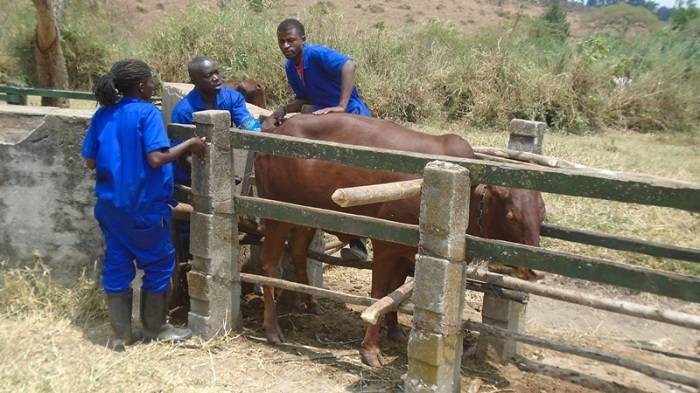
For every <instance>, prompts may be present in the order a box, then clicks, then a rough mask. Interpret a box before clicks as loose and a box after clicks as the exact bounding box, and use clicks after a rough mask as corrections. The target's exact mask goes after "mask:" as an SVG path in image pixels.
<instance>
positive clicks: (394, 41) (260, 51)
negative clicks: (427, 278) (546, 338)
mask: <svg viewBox="0 0 700 393" xmlns="http://www.w3.org/2000/svg"><path fill="white" fill-rule="evenodd" d="M67 4H68V5H67V6H66V9H65V11H64V14H63V25H62V34H63V36H62V38H63V44H64V51H65V52H66V57H67V61H68V63H69V67H68V68H69V72H70V76H71V84H72V86H73V88H75V89H80V90H89V89H91V86H92V80H93V79H94V77H95V76H96V75H99V74H100V73H102V72H104V71H105V70H107V69H108V67H109V66H110V65H111V64H112V63H113V62H114V61H116V60H118V59H119V58H124V57H137V58H142V59H144V60H145V61H147V62H148V63H149V64H150V65H151V66H152V68H153V70H154V71H155V72H156V74H157V75H156V76H157V77H158V80H159V81H176V82H186V81H187V79H188V78H187V76H186V69H185V68H186V67H185V64H186V62H187V61H188V60H189V59H191V58H192V57H194V56H198V55H205V56H209V57H213V58H214V59H216V60H217V61H218V62H219V65H220V67H221V71H222V74H223V75H225V76H228V77H229V78H230V79H240V78H244V77H253V78H256V79H260V80H262V81H264V83H265V84H266V85H267V86H268V92H269V95H270V97H269V101H270V102H271V103H272V105H276V104H280V103H284V102H287V101H288V100H290V99H291V95H292V93H291V90H290V89H289V88H288V86H287V84H286V82H285V79H284V71H283V60H284V58H283V57H282V56H281V54H280V53H279V49H278V48H277V45H276V37H275V29H276V25H277V23H278V22H279V20H281V17H282V16H281V15H282V12H281V7H282V5H281V4H280V3H279V2H274V1H271V2H267V1H253V0H230V1H219V2H218V4H219V8H218V9H215V8H214V9H213V8H212V7H211V6H196V5H195V6H191V7H189V8H187V9H183V10H180V11H176V12H172V13H170V14H169V17H167V18H166V19H165V20H163V21H162V22H161V23H160V24H158V25H157V26H155V28H154V29H153V31H152V32H151V33H150V34H148V35H147V36H146V38H145V39H144V40H143V42H139V43H136V42H133V41H131V42H129V41H127V40H119V39H117V38H116V37H113V36H110V29H107V28H105V27H107V26H108V22H107V20H108V19H107V13H106V12H105V11H104V6H103V5H102V3H100V2H93V1H88V0H72V1H68V2H67ZM159 4H161V3H159ZM4 6H5V9H7V10H8V11H9V12H8V13H7V14H6V16H5V17H2V19H3V20H2V22H3V25H4V26H8V28H6V29H4V31H3V33H0V44H1V45H2V47H3V50H2V53H3V54H4V55H3V56H2V57H0V71H1V72H2V74H0V76H2V78H4V79H17V78H19V79H24V80H25V81H27V82H29V83H30V84H31V83H32V81H33V80H34V76H33V73H34V72H35V70H33V69H32V56H33V52H32V50H31V36H32V21H33V13H32V12H33V9H32V8H31V6H28V5H26V4H15V3H9V4H5V5H4ZM358 6H359V4H358ZM555 7H556V4H553V5H552V6H550V8H549V9H548V8H542V10H543V12H542V15H535V16H526V15H525V13H522V14H518V15H512V14H510V15H509V18H504V19H503V22H502V23H501V24H500V25H497V26H492V27H488V28H483V29H481V30H479V31H478V32H477V33H475V34H471V35H467V34H465V33H464V32H463V30H460V29H459V28H458V27H456V26H455V25H453V24H451V23H449V22H440V21H433V22H432V23H429V24H426V25H422V26H421V27H420V28H419V29H417V30H391V29H389V28H387V24H386V23H384V22H377V23H375V24H374V25H372V26H371V27H369V28H366V29H363V30H362V31H361V34H351V31H352V29H351V28H349V26H351V24H350V23H349V22H347V21H344V20H343V16H341V15H340V14H339V13H337V12H335V11H334V7H333V6H332V4H331V3H330V2H317V3H315V4H314V5H313V6H311V7H310V8H308V9H303V10H302V9H300V10H298V11H299V15H298V17H299V18H300V20H302V21H303V22H304V23H305V25H306V27H307V36H308V41H309V42H312V43H318V44H323V45H327V46H330V47H333V48H336V49H337V50H339V51H341V52H343V53H346V54H348V55H349V56H351V57H352V58H354V59H355V60H356V61H357V63H358V74H357V85H358V88H359V89H360V93H361V95H362V96H363V98H364V99H365V101H366V102H367V103H368V106H369V107H370V110H371V111H372V114H373V115H374V116H377V117H383V118H388V119H392V120H395V121H399V122H411V123H432V124H440V123H444V122H449V123H456V124H463V125H465V126H470V127H479V128H491V129H492V128H496V129H504V128H505V127H506V126H507V124H508V122H510V120H511V119H513V118H523V119H530V120H538V121H544V122H547V124H548V125H549V126H550V127H551V128H552V129H554V130H563V131H566V132H572V133H579V134H581V133H588V132H596V131H599V130H602V129H607V128H619V129H629V130H634V131H638V132H665V131H676V132H695V131H697V130H698V129H699V128H700V127H699V126H700V100H698V99H697V92H698V91H700V41H699V40H698V37H699V35H698V31H700V29H697V28H696V27H697V26H695V25H694V24H693V23H689V24H684V25H683V26H681V28H678V26H676V29H672V28H671V27H672V24H670V23H669V24H664V23H663V22H661V21H659V20H658V18H656V17H655V16H654V15H653V14H652V13H651V12H650V11H648V10H646V9H644V8H641V7H632V6H629V5H627V4H620V5H612V6H607V7H603V8H597V9H594V11H593V12H592V13H591V14H594V13H595V12H598V14H597V15H595V14H594V15H592V17H588V18H586V16H585V15H584V17H583V18H582V21H581V24H582V26H583V27H585V28H586V29H588V30H583V31H588V33H587V34H584V35H582V36H580V37H576V38H574V37H572V36H571V35H570V23H569V22H567V18H566V12H564V11H563V10H561V9H557V8H555ZM621 7H627V8H621ZM630 10H633V11H634V13H632V14H634V15H637V16H636V17H637V19H638V20H637V22H638V23H629V25H627V26H626V25H625V21H626V20H628V19H629V18H628V17H627V16H629V15H630ZM529 13H530V14H531V13H532V12H531V10H530V12H529ZM615 15H618V16H619V15H623V16H624V15H627V16H626V17H625V18H622V17H620V18H618V19H615V18H614V16H615ZM603 17H605V18H607V19H605V20H603V22H605V23H603V22H601V20H602V19H601V18H603ZM650 17H651V19H649V18H650ZM626 18H627V19H626ZM691 19H692V18H691ZM606 21H607V22H606ZM697 21H698V20H695V22H697ZM691 22H692V21H691ZM601 23H603V24H601ZM688 25H690V28H687V26H688ZM582 26H577V28H581V27H582ZM693 26H695V27H693ZM615 81H617V82H618V83H616V82H615ZM620 82H622V83H620Z"/></svg>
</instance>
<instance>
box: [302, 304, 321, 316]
mask: <svg viewBox="0 0 700 393" xmlns="http://www.w3.org/2000/svg"><path fill="white" fill-rule="evenodd" d="M306 312H308V313H309V314H314V315H321V314H323V313H324V310H323V307H321V305H320V304H318V303H313V304H311V305H308V304H307V305H306Z"/></svg>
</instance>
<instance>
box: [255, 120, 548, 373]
mask: <svg viewBox="0 0 700 393" xmlns="http://www.w3.org/2000/svg"><path fill="white" fill-rule="evenodd" d="M268 120H269V121H267V122H266V123H265V124H263V129H264V132H269V133H274V134H278V135H288V136H294V137H301V138H306V139H314V140H323V141H332V142H338V143H345V144H349V145H361V146H371V147H378V148H384V149H393V150H405V151H412V152H419V153H426V154H439V155H448V156H455V157H464V158H474V152H473V150H472V148H471V146H470V145H469V143H467V142H466V141H465V140H464V139H462V138H461V137H459V136H457V135H440V136H435V135H428V134H423V133H420V132H417V131H413V130H409V129H407V128H404V127H402V126H400V125H397V124H394V123H391V122H389V121H386V120H381V119H376V118H370V117H363V116H359V115H351V114H345V113H339V114H336V113H333V114H326V115H297V116H294V117H292V118H290V119H289V120H287V121H286V122H284V123H283V124H282V125H281V126H279V127H277V128H274V126H272V127H270V125H271V123H272V122H273V121H274V120H272V119H271V118H270V119H268ZM255 173H256V175H257V176H256V184H257V190H258V194H259V196H260V197H263V198H267V199H273V200H278V201H283V202H290V203H295V204H300V205H306V206H312V207H318V208H324V209H330V210H338V211H343V212H348V213H353V214H358V215H363V216H371V217H377V218H382V219H387V220H392V221H398V222H404V223H410V224H418V216H419V210H420V198H418V197H415V198H410V199H404V200H398V201H394V202H386V203H375V204H372V205H366V206H354V207H349V208H341V207H339V206H338V205H336V204H335V203H334V202H333V201H332V200H331V195H332V194H333V192H334V191H335V190H336V189H338V188H344V187H356V186H364V185H369V184H378V183H388V182H395V181H403V180H409V179H415V178H416V176H411V175H405V174H398V173H393V172H383V171H374V170H368V169H361V168H353V167H349V166H345V165H340V164H335V163H330V162H327V161H322V160H312V159H308V160H303V159H295V158H288V157H283V156H273V155H269V154H262V153H259V154H257V156H256V158H255ZM470 208H471V209H470V213H469V227H468V230H467V233H469V234H472V235H476V236H484V237H489V238H494V239H500V240H507V241H512V242H518V243H524V244H528V245H532V246H539V233H540V226H541V224H542V221H543V220H544V202H543V201H542V196H541V195H540V193H539V192H536V191H530V190H520V189H507V188H503V187H496V186H483V185H479V186H476V187H473V188H472V195H471V199H470ZM315 231H316V229H314V228H309V227H304V226H300V225H294V224H290V223H286V222H281V221H276V220H266V221H265V240H264V243H263V246H262V250H261V252H260V264H261V268H262V271H263V274H264V275H265V276H268V277H274V274H275V271H276V267H277V266H276V265H277V263H278V261H279V259H280V257H281V256H282V252H283V250H284V243H285V240H287V237H288V235H289V234H290V232H291V236H290V237H289V240H288V243H289V249H290V252H291V255H292V259H293V260H294V264H295V268H296V274H297V279H298V280H299V282H301V283H304V284H308V276H307V270H306V256H307V249H308V247H309V244H310V242H311V240H312V238H313V236H314V233H315ZM340 237H341V239H343V235H342V234H341V235H340ZM372 244H373V246H374V262H373V264H372V290H371V296H372V297H373V298H377V299H378V298H382V297H384V296H386V295H387V294H388V293H390V292H391V291H393V290H395V289H396V288H398V287H399V286H401V285H402V284H403V283H404V282H405V280H406V277H407V276H408V275H409V274H410V273H411V272H412V270H413V269H414V267H415V255H416V247H410V246H405V245H400V244H394V243H388V242H386V241H381V240H376V239H372ZM514 271H515V274H516V276H518V277H520V278H523V279H528V280H530V279H537V278H541V275H540V273H539V272H535V271H532V270H530V269H526V268H516V269H514ZM273 293H274V292H273V288H272V287H265V290H264V299H265V317H264V322H263V323H264V326H265V331H266V333H265V335H266V337H267V340H268V342H269V343H272V344H280V343H281V342H282V341H283V340H284V336H283V334H282V331H281V329H280V326H279V324H278V317H277V311H276V308H275V301H274V296H273ZM304 303H305V304H306V307H307V310H308V311H309V312H311V313H314V314H320V313H322V312H323V310H322V309H321V307H320V305H319V304H318V303H317V302H316V300H315V299H314V298H313V296H311V295H305V296H304ZM386 321H387V327H388V334H389V336H390V337H391V338H393V339H399V340H405V339H406V336H405V334H404V333H403V332H402V331H401V328H400V327H399V324H398V316H397V314H396V313H395V312H394V313H389V314H387V315H386ZM362 357H363V361H364V362H365V363H367V364H369V365H371V366H374V367H380V366H382V365H383V364H384V360H383V358H382V355H381V351H380V348H379V325H370V326H369V327H368V328H367V332H366V334H365V338H364V350H363V353H362Z"/></svg>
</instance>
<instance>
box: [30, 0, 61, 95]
mask: <svg viewBox="0 0 700 393" xmlns="http://www.w3.org/2000/svg"><path fill="white" fill-rule="evenodd" d="M33 3H34V8H35V9H36V25H35V26H34V27H35V29H34V55H35V58H36V68H37V80H38V81H39V87H44V88H50V89H62V90H66V89H68V70H67V69H66V59H65V57H64V56H63V50H62V49H61V33H60V31H59V29H58V18H57V17H56V7H55V5H54V1H53V0H33ZM62 4H63V3H62V1H59V6H61V7H59V10H61V9H62ZM41 105H42V106H58V107H62V108H67V107H68V106H69V101H68V100H67V99H65V98H55V97H42V98H41Z"/></svg>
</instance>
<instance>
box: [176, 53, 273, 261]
mask: <svg viewBox="0 0 700 393" xmlns="http://www.w3.org/2000/svg"><path fill="white" fill-rule="evenodd" d="M187 73H188V74H189V76H190V83H192V84H193V85H194V89H192V91H190V92H189V93H188V94H187V95H186V96H185V97H183V98H182V99H181V100H180V101H179V102H178V103H177V105H175V108H173V112H172V115H171V122H172V123H178V124H194V120H193V119H192V115H193V114H194V112H200V111H205V110H213V109H216V110H225V111H228V112H229V113H230V114H231V124H232V125H234V126H235V127H238V128H241V129H244V130H248V131H260V130H261V129H260V123H259V122H258V120H257V119H256V118H255V117H253V115H251V114H250V112H249V111H248V108H247V107H246V102H245V98H244V97H243V95H242V94H241V93H239V92H237V91H236V90H233V89H230V88H228V87H225V86H222V82H223V78H222V77H221V74H220V73H219V66H218V65H217V64H216V62H215V61H214V60H211V59H209V58H206V57H196V58H194V59H192V60H191V61H190V62H189V64H188V65H187ZM179 143H180V141H179V140H172V141H171V144H172V146H176V145H177V144H179ZM191 162H192V157H191V156H189V155H183V156H182V157H180V159H179V160H178V161H176V162H175V163H174V165H173V171H174V176H175V184H182V185H185V186H188V187H189V186H191V183H192V176H191ZM180 233H181V235H182V244H183V248H184V252H185V255H186V256H187V257H188V258H189V257H191V255H189V243H190V242H189V240H190V226H189V223H187V222H184V223H182V225H180Z"/></svg>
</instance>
